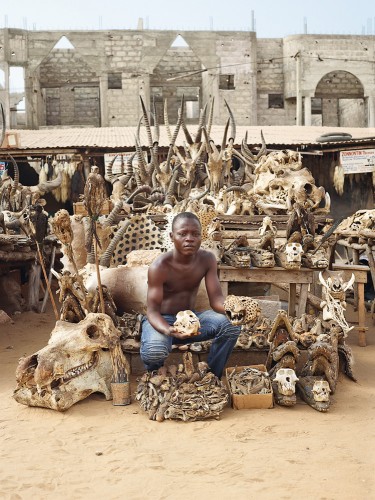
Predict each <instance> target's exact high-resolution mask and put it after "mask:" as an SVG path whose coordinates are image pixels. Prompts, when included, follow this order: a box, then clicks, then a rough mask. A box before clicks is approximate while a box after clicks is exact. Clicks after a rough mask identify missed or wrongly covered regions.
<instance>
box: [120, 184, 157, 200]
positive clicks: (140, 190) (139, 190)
mask: <svg viewBox="0 0 375 500" xmlns="http://www.w3.org/2000/svg"><path fill="white" fill-rule="evenodd" d="M151 191H152V188H151V186H147V185H144V186H140V187H139V188H137V189H136V190H135V191H133V192H132V194H131V195H130V196H129V198H128V199H127V200H126V202H125V203H128V204H129V203H131V202H132V201H133V198H134V196H136V195H137V194H139V193H148V194H150V193H151Z"/></svg>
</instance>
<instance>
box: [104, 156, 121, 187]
mask: <svg viewBox="0 0 375 500" xmlns="http://www.w3.org/2000/svg"><path fill="white" fill-rule="evenodd" d="M117 157H118V155H116V156H114V158H113V160H111V161H110V162H109V164H108V165H107V166H106V167H105V174H104V179H105V180H106V181H108V182H112V179H113V177H114V175H113V173H112V167H113V165H114V163H115V161H116V158H117Z"/></svg>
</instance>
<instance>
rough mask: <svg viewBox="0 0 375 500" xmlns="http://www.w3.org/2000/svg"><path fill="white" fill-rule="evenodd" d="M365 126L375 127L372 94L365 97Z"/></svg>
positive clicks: (374, 102)
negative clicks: (366, 116) (366, 115)
mask: <svg viewBox="0 0 375 500" xmlns="http://www.w3.org/2000/svg"><path fill="white" fill-rule="evenodd" d="M367 114H368V118H367V126H368V127H375V99H374V97H373V96H368V97H367Z"/></svg>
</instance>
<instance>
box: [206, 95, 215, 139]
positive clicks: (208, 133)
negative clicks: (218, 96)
mask: <svg viewBox="0 0 375 500" xmlns="http://www.w3.org/2000/svg"><path fill="white" fill-rule="evenodd" d="M214 103H215V98H214V97H213V98H212V99H211V106H210V112H209V114H208V123H207V135H208V137H210V134H211V127H212V120H213V117H214Z"/></svg>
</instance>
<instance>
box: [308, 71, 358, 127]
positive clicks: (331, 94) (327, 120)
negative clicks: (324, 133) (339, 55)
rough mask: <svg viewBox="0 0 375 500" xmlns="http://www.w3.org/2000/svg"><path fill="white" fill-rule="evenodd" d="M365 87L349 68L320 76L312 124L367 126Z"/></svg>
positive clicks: (314, 100) (313, 104) (313, 106)
mask: <svg viewBox="0 0 375 500" xmlns="http://www.w3.org/2000/svg"><path fill="white" fill-rule="evenodd" d="M366 116H367V113H366V111H365V99H364V89H363V85H362V83H361V82H360V80H359V79H358V78H357V77H356V76H355V75H353V74H352V73H349V72H348V71H341V70H340V71H331V72H330V73H327V74H326V75H324V76H323V78H321V79H320V81H319V83H318V85H317V86H316V89H315V97H314V98H313V100H312V124H313V125H322V126H328V127H366V126H367V123H366V122H367V119H366Z"/></svg>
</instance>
